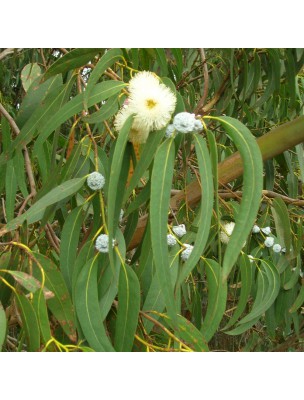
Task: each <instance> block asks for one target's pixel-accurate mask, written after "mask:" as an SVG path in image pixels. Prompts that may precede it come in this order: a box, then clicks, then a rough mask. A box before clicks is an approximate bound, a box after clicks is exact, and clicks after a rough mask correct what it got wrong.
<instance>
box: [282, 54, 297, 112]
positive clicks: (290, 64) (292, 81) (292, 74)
mask: <svg viewBox="0 0 304 400" xmlns="http://www.w3.org/2000/svg"><path fill="white" fill-rule="evenodd" d="M285 57H286V60H285V70H286V80H287V87H288V92H289V107H294V105H295V101H296V75H297V73H296V65H295V60H294V58H293V55H292V49H286V51H285Z"/></svg>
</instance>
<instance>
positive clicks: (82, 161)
mask: <svg viewBox="0 0 304 400" xmlns="http://www.w3.org/2000/svg"><path fill="white" fill-rule="evenodd" d="M0 52H1V49H0ZM201 55H202V53H201V52H200V51H199V50H198V49H67V50H62V49H61V50H54V49H26V50H24V51H21V52H18V53H16V54H13V55H7V56H6V57H4V58H3V59H2V60H1V62H0V82H1V84H0V106H1V107H0V117H1V119H0V166H1V168H0V191H1V198H2V203H1V208H0V236H1V240H0V350H1V351H21V350H26V351H111V352H112V351H124V352H128V351H209V350H211V351H212V350H228V351H231V350H235V349H238V350H243V351H255V350H256V351H261V350H264V351H269V350H275V349H276V347H277V346H282V345H283V343H284V342H285V340H286V339H287V338H288V343H289V344H290V348H292V349H297V350H298V349H300V350H303V342H301V340H300V338H301V337H303V326H304V321H303V303H304V290H303V271H304V270H303V239H304V236H303V217H304V214H303V207H304V199H303V190H304V182H303V177H304V154H303V144H302V143H300V142H301V140H300V139H301V138H302V141H304V131H303V129H302V130H301V129H300V128H298V126H299V125H297V128H293V123H292V122H291V124H290V125H286V135H288V138H289V139H290V138H292V137H295V138H297V141H296V140H295V142H294V144H295V145H296V146H295V147H291V146H288V145H285V144H284V143H285V141H284V140H281V141H280V143H279V142H276V141H267V137H266V136H265V135H266V134H267V133H268V132H269V131H270V130H272V129H273V128H275V127H277V126H280V125H282V124H284V123H286V122H289V121H293V120H295V119H296V118H297V117H300V116H301V115H303V102H304V96H303V93H304V70H303V64H304V49H206V50H205V55H206V63H205V64H204V63H203V62H202V59H201ZM143 70H148V71H152V72H153V73H155V74H156V75H157V76H158V77H159V78H160V82H162V83H163V84H164V85H166V86H167V87H168V88H170V89H171V91H172V92H173V93H175V94H176V98H177V102H176V107H175V110H174V112H173V114H172V119H173V117H174V116H175V115H176V114H178V113H179V112H182V111H187V112H190V113H195V114H196V118H197V119H199V120H200V121H201V122H202V124H203V126H204V129H203V130H202V132H199V133H189V134H180V133H178V134H176V135H173V136H172V137H170V138H166V137H165V133H166V128H167V127H166V126H165V127H163V128H162V129H160V130H158V131H155V132H153V133H151V134H150V135H149V137H148V139H147V141H146V143H144V144H141V145H140V149H139V158H138V153H137V150H138V149H137V148H136V146H135V147H133V146H132V144H131V143H130V142H129V141H128V139H129V134H130V130H131V128H132V124H133V119H134V116H133V115H131V116H129V117H128V118H127V119H126V121H125V123H124V124H123V126H122V128H121V129H120V131H119V132H117V131H116V129H115V124H114V118H115V115H116V114H117V112H118V110H119V109H120V107H121V106H122V105H123V104H124V102H125V100H126V98H127V97H128V84H129V81H130V79H131V78H132V77H133V76H134V74H135V73H136V72H138V71H143ZM206 74H207V75H208V82H207V81H206ZM205 88H208V92H207V94H206V97H205ZM143 90H144V88H143ZM201 99H202V100H203V105H202V106H198V104H200V103H201V102H200V100H201ZM302 118H303V117H302ZM172 119H171V122H172ZM259 138H265V141H264V142H263V145H262V146H261V145H260V142H259V140H260V139H259ZM289 147H291V148H289ZM270 149H271V151H272V154H275V156H273V157H272V158H270V157H269V156H268V154H269V152H270ZM276 149H278V150H277V151H276ZM282 149H283V150H282ZM237 151H238V152H239V154H240V158H241V161H240V164H238V163H236V162H234V161H235V158H234V157H235V154H236V152H237ZM231 156H232V158H231ZM266 159H267V160H266ZM263 160H264V163H263ZM130 168H133V172H132V175H131V176H128V173H129V170H130ZM94 171H98V172H100V173H101V174H102V175H103V176H104V178H105V186H104V187H103V189H102V190H99V191H92V190H91V189H90V188H89V187H88V185H87V184H86V179H87V176H88V174H90V173H91V172H94ZM195 185H197V186H195ZM197 188H198V189H197ZM121 210H123V211H124V215H123V217H121V215H120V213H121ZM229 222H234V223H235V227H234V229H233V233H232V235H231V237H228V239H227V240H226V242H225V240H223V239H222V240H223V242H222V241H221V238H222V237H223V233H225V229H226V228H225V227H226V226H227V223H229ZM178 224H184V225H185V226H186V230H187V233H186V234H185V235H184V236H182V237H176V239H177V243H176V244H175V245H173V246H172V247H169V246H168V244H167V234H169V233H170V234H172V228H173V226H174V225H178ZM253 225H258V226H259V227H260V228H265V227H270V228H271V232H270V233H267V234H265V233H264V232H263V231H260V232H258V233H253V232H252V227H253ZM227 229H228V228H227ZM101 234H106V235H108V239H109V248H108V252H105V253H102V252H98V251H97V249H96V248H95V243H96V239H97V237H98V236H99V235H101ZM226 234H227V232H226ZM267 237H271V238H273V240H274V243H275V244H279V245H280V246H281V250H280V249H279V247H277V248H278V249H279V251H278V252H275V251H274V249H275V248H274V247H273V246H271V247H267V246H266V245H265V240H266V238H267ZM112 243H113V246H112ZM185 245H192V246H193V250H192V252H191V254H190V256H189V258H188V259H187V260H183V259H182V256H181V254H182V252H183V251H184V250H185ZM301 346H302V347H301ZM285 350H288V348H286V349H285Z"/></svg>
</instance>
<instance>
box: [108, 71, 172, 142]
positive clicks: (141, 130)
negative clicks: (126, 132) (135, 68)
mask: <svg viewBox="0 0 304 400" xmlns="http://www.w3.org/2000/svg"><path fill="white" fill-rule="evenodd" d="M129 92H130V96H129V98H128V101H127V104H125V105H124V106H123V107H122V108H121V110H120V111H119V113H118V114H117V116H116V119H115V122H114V124H115V128H116V129H117V130H118V131H119V130H120V129H121V128H122V126H123V124H124V122H125V121H126V119H127V118H128V117H129V116H130V115H131V114H134V115H135V116H134V121H133V124H132V129H131V132H130V136H129V140H130V141H131V142H133V143H138V144H140V143H145V142H146V141H147V138H148V135H149V133H150V132H152V131H155V130H159V129H162V128H164V127H165V126H166V125H167V124H168V122H169V121H170V119H171V115H172V113H173V111H174V109H175V104H176V96H175V94H174V93H173V92H172V91H171V90H170V89H169V88H168V87H167V86H166V85H164V84H163V83H161V81H160V80H159V79H158V78H157V77H156V75H155V74H153V73H152V72H149V71H142V72H138V73H137V74H136V75H135V76H134V78H132V79H131V80H130V83H129Z"/></svg>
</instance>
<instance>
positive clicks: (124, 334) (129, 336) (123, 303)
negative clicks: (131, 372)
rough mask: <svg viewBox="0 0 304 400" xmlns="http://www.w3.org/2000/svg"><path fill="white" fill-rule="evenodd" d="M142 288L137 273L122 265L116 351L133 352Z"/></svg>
mask: <svg viewBox="0 0 304 400" xmlns="http://www.w3.org/2000/svg"><path fill="white" fill-rule="evenodd" d="M139 305H140V286H139V282H138V278H137V276H136V274H135V272H134V271H133V270H132V268H131V267H129V265H127V264H122V265H121V268H120V273H119V284H118V311H117V320H116V327H115V339H114V347H115V350H116V351H131V350H132V346H133V341H134V334H135V331H136V327H137V323H138V314H139Z"/></svg>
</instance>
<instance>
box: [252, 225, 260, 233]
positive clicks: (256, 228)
mask: <svg viewBox="0 0 304 400" xmlns="http://www.w3.org/2000/svg"><path fill="white" fill-rule="evenodd" d="M260 231H261V229H260V227H259V226H257V225H253V228H252V233H259V232H260Z"/></svg>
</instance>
